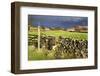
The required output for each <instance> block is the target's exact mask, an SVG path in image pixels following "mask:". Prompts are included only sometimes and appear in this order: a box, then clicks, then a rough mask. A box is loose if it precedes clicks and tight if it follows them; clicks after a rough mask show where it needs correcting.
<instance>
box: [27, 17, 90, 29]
mask: <svg viewBox="0 0 100 76" xmlns="http://www.w3.org/2000/svg"><path fill="white" fill-rule="evenodd" d="M28 24H29V25H32V26H44V27H61V28H70V27H73V26H77V25H80V26H88V17H75V16H52V15H28Z"/></svg>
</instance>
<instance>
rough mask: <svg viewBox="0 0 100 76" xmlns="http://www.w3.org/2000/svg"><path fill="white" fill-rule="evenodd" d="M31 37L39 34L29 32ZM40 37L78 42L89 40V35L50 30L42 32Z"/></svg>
mask: <svg viewBox="0 0 100 76" xmlns="http://www.w3.org/2000/svg"><path fill="white" fill-rule="evenodd" d="M29 34H30V35H37V34H38V33H37V32H34V31H33V32H29ZM40 35H46V36H54V37H59V36H62V37H66V38H71V39H78V40H81V39H82V40H83V39H84V40H87V37H88V36H87V35H88V34H87V33H80V32H68V31H63V30H49V31H42V32H41V34H40Z"/></svg>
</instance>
